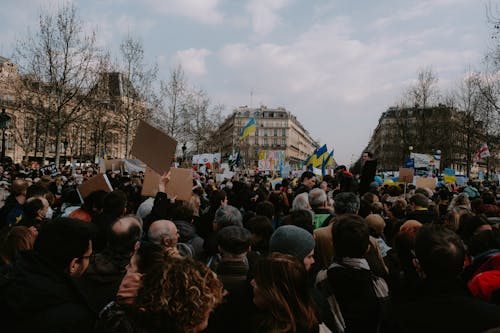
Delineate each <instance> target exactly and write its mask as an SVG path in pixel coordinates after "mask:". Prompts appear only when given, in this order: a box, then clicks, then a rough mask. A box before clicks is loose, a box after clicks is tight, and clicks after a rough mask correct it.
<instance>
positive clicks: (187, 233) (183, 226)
mask: <svg viewBox="0 0 500 333" xmlns="http://www.w3.org/2000/svg"><path fill="white" fill-rule="evenodd" d="M174 223H175V226H176V227H177V230H178V231H179V236H180V241H181V242H184V243H186V242H188V241H189V240H191V239H192V238H193V237H195V236H197V235H196V229H195V228H194V226H193V225H192V224H191V223H189V222H187V221H183V220H176V221H174Z"/></svg>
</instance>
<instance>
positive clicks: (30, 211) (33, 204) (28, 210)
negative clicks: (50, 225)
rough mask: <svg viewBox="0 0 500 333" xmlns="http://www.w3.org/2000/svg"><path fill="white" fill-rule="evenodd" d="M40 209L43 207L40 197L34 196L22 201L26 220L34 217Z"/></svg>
mask: <svg viewBox="0 0 500 333" xmlns="http://www.w3.org/2000/svg"><path fill="white" fill-rule="evenodd" d="M40 209H43V202H42V199H40V198H34V199H32V200H28V201H26V202H25V203H24V218H25V219H27V220H29V219H34V218H35V217H36V216H37V214H38V211H39V210H40Z"/></svg>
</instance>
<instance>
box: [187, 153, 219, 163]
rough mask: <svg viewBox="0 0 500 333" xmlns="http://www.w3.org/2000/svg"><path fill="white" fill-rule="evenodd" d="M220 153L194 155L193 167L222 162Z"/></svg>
mask: <svg viewBox="0 0 500 333" xmlns="http://www.w3.org/2000/svg"><path fill="white" fill-rule="evenodd" d="M220 160H221V155H220V153H216V154H198V155H193V165H195V164H205V163H215V162H220Z"/></svg>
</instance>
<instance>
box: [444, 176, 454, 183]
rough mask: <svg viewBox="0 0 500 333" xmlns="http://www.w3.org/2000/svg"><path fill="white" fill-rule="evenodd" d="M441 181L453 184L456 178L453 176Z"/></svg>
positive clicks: (445, 177)
mask: <svg viewBox="0 0 500 333" xmlns="http://www.w3.org/2000/svg"><path fill="white" fill-rule="evenodd" d="M443 181H444V182H445V183H447V184H455V182H456V178H455V176H444V177H443Z"/></svg>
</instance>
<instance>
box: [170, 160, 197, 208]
mask: <svg viewBox="0 0 500 333" xmlns="http://www.w3.org/2000/svg"><path fill="white" fill-rule="evenodd" d="M192 188H193V171H192V170H191V169H183V168H172V169H170V181H169V182H168V184H167V186H166V187H165V190H166V192H167V193H168V194H170V195H175V196H176V197H177V200H184V201H189V199H190V198H191V194H192Z"/></svg>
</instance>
